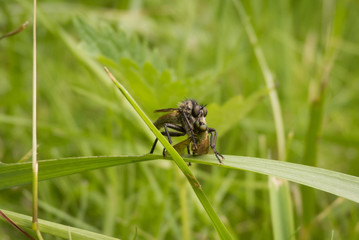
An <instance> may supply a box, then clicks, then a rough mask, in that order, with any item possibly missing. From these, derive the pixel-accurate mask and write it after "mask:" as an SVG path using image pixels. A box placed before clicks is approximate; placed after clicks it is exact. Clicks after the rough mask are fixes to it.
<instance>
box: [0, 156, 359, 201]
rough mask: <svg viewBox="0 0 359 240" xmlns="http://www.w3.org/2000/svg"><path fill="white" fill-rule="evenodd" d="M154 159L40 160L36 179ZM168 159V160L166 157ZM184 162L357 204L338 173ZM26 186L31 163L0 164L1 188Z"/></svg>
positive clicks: (358, 190) (357, 183)
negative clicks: (284, 182)
mask: <svg viewBox="0 0 359 240" xmlns="http://www.w3.org/2000/svg"><path fill="white" fill-rule="evenodd" d="M155 159H163V157H162V155H152V154H147V155H142V156H97V157H74V158H62V159H56V160H41V161H39V180H47V179H52V178H56V177H61V176H68V175H70V174H75V173H80V172H85V171H89V170H95V169H101V168H104V167H111V166H118V165H124V164H129V163H137V162H142V161H150V160H155ZM167 160H170V159H168V158H167ZM183 160H185V161H186V162H192V163H198V164H204V165H214V166H217V167H224V168H231V169H235V170H248V171H252V172H256V173H261V174H265V175H269V176H276V177H279V178H282V179H287V180H289V181H292V182H295V183H299V184H303V185H306V186H309V187H312V188H315V189H318V190H322V191H325V192H328V193H332V194H334V195H337V196H340V197H343V198H347V199H349V200H352V201H354V202H358V203H359V177H355V176H352V175H348V174H344V173H340V172H335V171H331V170H326V169H323V168H318V167H310V166H305V165H301V164H296V163H289V162H282V161H277V160H270V159H264V158H253V157H242V156H232V155H224V164H223V165H218V160H217V159H216V157H215V156H212V155H204V156H198V157H192V156H188V155H186V156H185V157H184V158H183ZM29 183H31V163H14V164H0V189H4V188H9V187H13V186H19V185H23V184H29Z"/></svg>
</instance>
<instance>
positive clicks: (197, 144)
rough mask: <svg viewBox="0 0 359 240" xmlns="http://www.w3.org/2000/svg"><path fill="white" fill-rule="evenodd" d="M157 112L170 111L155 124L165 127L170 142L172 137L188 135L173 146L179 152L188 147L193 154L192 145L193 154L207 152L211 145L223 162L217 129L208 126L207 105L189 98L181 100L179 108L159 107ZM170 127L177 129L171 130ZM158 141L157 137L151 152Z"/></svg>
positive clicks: (159, 127) (163, 133)
mask: <svg viewBox="0 0 359 240" xmlns="http://www.w3.org/2000/svg"><path fill="white" fill-rule="evenodd" d="M155 112H168V113H167V114H165V115H163V116H161V117H159V118H158V119H157V120H156V121H155V122H154V123H153V124H154V125H155V126H156V128H157V129H161V128H164V131H163V132H161V133H162V135H164V136H167V138H168V141H169V143H170V144H172V139H171V137H179V136H185V135H187V136H188V138H187V139H186V140H184V141H182V142H179V143H177V144H176V145H174V146H173V147H174V148H175V149H176V151H177V152H178V153H179V154H183V152H184V151H185V149H186V148H187V153H188V154H191V153H190V145H191V150H192V153H193V155H197V156H199V155H203V154H207V153H208V150H209V146H210V147H211V148H212V149H213V151H214V154H215V155H216V157H217V159H218V161H219V163H220V164H222V160H223V156H222V155H221V154H220V153H218V152H217V150H216V142H217V131H216V130H215V129H214V128H209V127H207V124H206V116H207V108H206V107H205V106H202V105H199V104H198V103H197V102H196V101H195V100H193V99H188V100H184V101H183V102H180V103H179V105H178V108H165V109H159V110H155ZM169 129H171V130H175V131H170V130H169ZM209 135H210V138H209ZM209 139H210V140H209ZM157 141H158V139H157V138H156V140H155V142H154V143H153V146H152V148H151V152H150V153H151V154H152V153H153V151H154V149H155V147H156V144H157ZM165 153H166V152H165V149H163V155H165Z"/></svg>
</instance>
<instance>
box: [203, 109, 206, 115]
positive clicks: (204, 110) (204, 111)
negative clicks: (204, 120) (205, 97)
mask: <svg viewBox="0 0 359 240" xmlns="http://www.w3.org/2000/svg"><path fill="white" fill-rule="evenodd" d="M203 115H204V116H207V108H205V107H203Z"/></svg>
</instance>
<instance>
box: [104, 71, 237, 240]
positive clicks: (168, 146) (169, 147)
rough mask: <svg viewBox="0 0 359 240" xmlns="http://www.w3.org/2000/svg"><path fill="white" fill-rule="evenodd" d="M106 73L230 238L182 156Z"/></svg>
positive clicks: (221, 232)
mask: <svg viewBox="0 0 359 240" xmlns="http://www.w3.org/2000/svg"><path fill="white" fill-rule="evenodd" d="M105 70H106V72H107V74H108V75H109V77H110V79H111V80H112V81H113V82H114V84H115V85H116V86H117V88H118V89H119V90H120V91H121V92H122V94H123V95H124V96H125V98H126V99H127V100H128V102H129V103H130V104H131V105H132V107H133V108H134V109H135V110H136V112H137V113H138V115H140V116H141V118H142V120H143V121H144V122H145V123H146V125H147V126H148V127H149V128H150V129H151V131H152V132H153V133H154V135H155V136H156V137H157V138H158V140H159V141H160V142H161V143H162V145H163V146H164V147H165V148H166V150H167V151H168V153H169V154H170V155H171V157H172V158H173V161H174V162H175V163H176V164H177V166H178V168H179V169H180V170H181V171H182V173H183V174H184V176H185V177H186V178H187V180H188V182H189V183H190V185H191V187H192V189H193V190H194V192H195V193H196V195H197V197H198V199H199V201H200V202H201V204H202V206H203V208H204V209H205V211H206V212H207V214H208V216H209V218H210V219H211V220H212V223H213V225H214V227H215V229H216V231H217V233H218V235H219V237H220V238H221V239H232V236H231V235H230V233H229V232H228V230H227V228H226V227H225V226H224V224H223V223H222V222H221V220H220V219H219V216H218V215H217V214H216V212H215V211H214V209H213V207H212V205H211V204H210V202H209V201H208V199H207V196H206V195H205V194H204V192H203V191H202V187H201V185H200V183H199V182H198V180H197V178H196V177H195V176H194V175H193V173H192V172H191V170H190V169H189V167H188V166H187V164H186V162H185V161H184V160H183V159H182V157H181V156H180V155H179V154H178V152H177V151H176V150H175V149H174V148H173V147H172V145H171V144H170V143H169V142H168V141H167V140H166V138H165V137H164V136H163V135H162V134H161V133H160V132H159V131H158V129H157V128H156V127H155V126H154V125H153V123H152V122H151V120H150V119H149V118H148V117H147V115H146V114H145V113H144V112H143V111H142V109H141V108H140V107H139V106H138V104H137V103H136V102H135V100H134V99H133V98H132V96H131V95H130V94H129V93H128V92H127V90H126V89H125V88H124V87H123V86H122V85H121V84H120V83H119V82H118V81H117V80H116V79H115V77H114V76H113V75H112V74H111V73H110V71H109V70H108V69H107V68H106V67H105Z"/></svg>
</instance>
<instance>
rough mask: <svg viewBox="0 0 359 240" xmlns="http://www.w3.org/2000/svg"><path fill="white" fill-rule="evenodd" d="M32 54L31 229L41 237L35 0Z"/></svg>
mask: <svg viewBox="0 0 359 240" xmlns="http://www.w3.org/2000/svg"><path fill="white" fill-rule="evenodd" d="M33 4H34V8H33V14H34V15H33V17H34V19H33V42H32V43H33V47H32V50H33V54H32V57H33V59H32V66H33V69H32V225H31V227H32V229H33V230H34V231H35V232H36V235H37V237H38V238H39V239H43V238H42V236H41V232H40V229H39V223H38V195H39V189H38V188H39V184H38V172H39V171H38V170H39V165H38V163H37V132H36V131H37V122H36V121H37V119H36V115H37V113H36V111H37V109H36V107H37V106H36V102H37V99H36V93H37V91H36V90H37V69H36V61H37V60H36V0H34V2H33Z"/></svg>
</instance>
